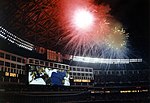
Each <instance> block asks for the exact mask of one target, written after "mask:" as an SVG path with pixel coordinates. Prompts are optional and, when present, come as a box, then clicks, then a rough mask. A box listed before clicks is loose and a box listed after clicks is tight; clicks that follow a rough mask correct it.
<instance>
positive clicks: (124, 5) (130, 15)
mask: <svg viewBox="0 0 150 103" xmlns="http://www.w3.org/2000/svg"><path fill="white" fill-rule="evenodd" d="M3 1H5V0H3ZM8 1H9V0H8ZM27 1H28V0H27ZM149 1H150V0H95V2H96V3H99V4H100V3H106V4H109V5H110V8H111V14H112V15H113V16H114V17H115V18H116V19H117V20H118V21H120V22H121V23H122V24H123V26H124V28H125V29H126V31H127V32H128V33H129V44H130V50H131V52H132V54H133V55H137V56H138V57H142V58H144V59H147V60H149V58H150V57H149V52H150V51H149V44H150V38H149V33H150V32H149V23H150V22H149V15H150V14H149ZM0 4H2V3H1V2H0ZM0 7H1V9H3V6H1V5H0ZM1 9H0V10H1ZM5 12H6V11H5ZM6 13H7V12H6ZM7 14H9V13H7Z"/></svg>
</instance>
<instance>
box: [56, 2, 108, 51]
mask: <svg viewBox="0 0 150 103" xmlns="http://www.w3.org/2000/svg"><path fill="white" fill-rule="evenodd" d="M57 6H58V14H59V16H58V22H59V25H60V26H61V28H62V29H63V30H64V31H65V32H66V33H64V34H65V35H64V34H63V35H62V37H63V40H65V41H66V40H68V41H69V42H68V45H67V46H72V44H74V45H73V47H72V48H73V49H79V48H80V46H82V48H83V47H85V48H86V50H87V49H91V47H93V46H94V45H97V44H98V45H99V43H100V42H102V41H103V39H102V38H103V37H104V36H105V35H106V34H108V32H109V30H110V28H109V25H108V23H107V18H108V16H110V15H109V14H108V12H109V11H110V8H109V6H104V5H94V3H93V1H92V0H76V1H74V0H61V1H60V2H58V3H57ZM83 49H84V48H83Z"/></svg>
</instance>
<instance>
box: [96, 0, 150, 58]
mask: <svg viewBox="0 0 150 103" xmlns="http://www.w3.org/2000/svg"><path fill="white" fill-rule="evenodd" d="M100 1H101V0H99V1H97V2H100ZM103 1H105V2H106V3H108V4H110V7H111V14H112V15H113V16H114V17H115V18H116V19H117V20H119V21H120V22H121V23H122V24H123V26H124V28H125V29H126V31H127V32H128V33H129V44H130V46H129V47H130V50H131V51H132V55H137V56H138V57H142V58H143V59H145V60H149V57H150V56H149V47H150V46H149V44H150V41H149V23H150V22H149V0H103Z"/></svg>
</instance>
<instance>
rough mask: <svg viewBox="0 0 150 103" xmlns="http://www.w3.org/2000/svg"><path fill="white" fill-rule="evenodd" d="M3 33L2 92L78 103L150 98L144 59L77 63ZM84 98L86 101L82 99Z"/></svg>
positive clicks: (0, 77)
mask: <svg viewBox="0 0 150 103" xmlns="http://www.w3.org/2000/svg"><path fill="white" fill-rule="evenodd" d="M0 29H1V31H0V33H1V35H0V37H1V38H0V44H3V45H2V46H0V85H1V87H0V92H3V91H4V92H5V91H22V94H23V95H31V94H32V95H33V94H34V92H36V93H35V95H33V96H36V95H43V96H45V95H46V96H47V95H48V96H50V95H49V94H47V91H48V93H49V92H50V94H51V95H52V96H54V95H56V94H57V95H58V96H62V95H66V94H67V95H69V96H70V95H73V97H76V98H73V97H70V99H72V100H76V101H77V100H78V99H77V98H79V100H83V99H87V98H90V100H93V98H94V99H95V100H103V99H104V98H105V95H106V96H108V97H107V99H106V98H105V99H106V100H109V99H113V98H112V97H113V96H114V95H113V96H112V93H113V94H114V93H117V95H120V94H121V95H123V94H126V93H131V94H132V93H141V94H142V93H144V96H145V93H146V96H145V98H146V97H148V96H147V95H148V94H147V93H149V80H150V76H149V74H150V71H149V65H147V64H144V62H143V61H142V59H127V60H125V61H124V60H123V62H120V60H119V59H117V60H115V59H114V60H108V59H107V60H105V59H103V61H101V63H100V62H94V61H93V62H92V63H89V62H83V60H84V58H82V61H78V60H77V61H76V60H75V61H74V60H73V56H72V55H68V54H61V53H59V52H56V51H52V50H48V49H45V48H43V47H38V46H35V45H33V44H31V43H29V42H26V41H24V40H22V39H20V38H18V37H16V36H15V35H13V34H11V33H9V32H8V31H6V30H5V29H3V28H2V27H0ZM10 35H11V36H10ZM19 43H21V44H19ZM20 45H22V46H20ZM26 46H27V47H26ZM88 60H89V59H88ZM91 60H93V59H91ZM100 60H102V59H100ZM118 60H119V62H118ZM20 85H21V86H20ZM43 86H44V87H43ZM57 87H58V88H57ZM60 91H61V93H60ZM102 94H103V97H101V98H99V95H102ZM110 94H111V95H110ZM141 94H140V95H141ZM6 95H7V94H6ZM81 95H82V96H83V95H84V97H83V98H80V96H81ZM117 95H116V94H115V96H114V98H117ZM19 96H20V94H19ZM111 96H112V97H111ZM133 96H134V95H133ZM133 96H131V97H133ZM144 96H143V94H142V96H141V97H142V99H143V97H144ZM129 97H130V96H129ZM138 97H139V96H138ZM124 98H126V97H124ZM145 98H144V99H145ZM53 99H54V98H53ZM63 99H64V97H63ZM117 99H118V98H117ZM130 99H131V101H132V98H130ZM146 100H147V98H146ZM33 101H34V100H33ZM54 101H57V100H54ZM86 101H88V100H86ZM59 102H60V101H59Z"/></svg>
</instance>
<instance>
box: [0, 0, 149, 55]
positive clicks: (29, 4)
mask: <svg viewBox="0 0 150 103" xmlns="http://www.w3.org/2000/svg"><path fill="white" fill-rule="evenodd" d="M58 1H59V0H1V1H0V25H2V26H3V27H4V28H6V29H7V30H9V31H10V32H12V33H13V34H16V35H17V36H18V37H21V38H23V39H25V40H27V41H29V42H31V43H33V44H35V45H38V46H42V47H45V48H49V49H51V50H56V51H61V52H62V48H63V47H64V45H66V43H67V41H66V42H58V41H59V40H60V39H61V35H60V34H62V33H63V32H64V31H63V30H62V29H60V27H59V25H58V23H57V21H56V18H55V16H57V15H56V14H57V13H56V12H52V11H54V9H58V8H57V7H56V6H55V4H56V3H57V2H58ZM145 1H146V0H145ZM147 1H148V0H147ZM95 3H96V4H101V3H106V4H109V5H110V7H111V9H112V10H111V14H112V15H113V16H114V17H115V18H117V19H118V20H119V21H121V22H122V23H123V25H124V27H125V28H126V29H127V32H129V33H130V38H129V39H130V40H131V43H132V44H131V45H133V46H135V48H138V49H139V50H144V52H146V53H147V54H146V56H147V55H148V50H147V48H148V44H149V43H148V41H149V40H148V3H147V2H144V1H143V0H103V1H102V0H95ZM62 16H63V15H62ZM141 34H142V35H141ZM137 41H141V42H137ZM142 41H145V42H142ZM146 56H145V57H146Z"/></svg>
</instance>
